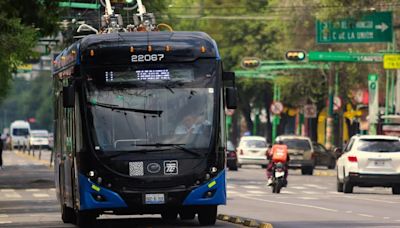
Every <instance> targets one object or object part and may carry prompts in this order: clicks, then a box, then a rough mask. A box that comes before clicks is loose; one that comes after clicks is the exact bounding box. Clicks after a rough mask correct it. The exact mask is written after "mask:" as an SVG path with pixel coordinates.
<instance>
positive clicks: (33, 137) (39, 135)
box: [29, 130, 49, 149]
mask: <svg viewBox="0 0 400 228" xmlns="http://www.w3.org/2000/svg"><path fill="white" fill-rule="evenodd" d="M29 146H30V148H33V149H37V148H43V149H49V132H48V131H47V130H31V134H30V137H29Z"/></svg>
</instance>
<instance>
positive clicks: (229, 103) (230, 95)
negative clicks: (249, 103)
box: [225, 87, 237, 109]
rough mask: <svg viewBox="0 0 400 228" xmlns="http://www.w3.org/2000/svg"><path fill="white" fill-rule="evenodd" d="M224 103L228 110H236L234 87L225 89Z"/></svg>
mask: <svg viewBox="0 0 400 228" xmlns="http://www.w3.org/2000/svg"><path fill="white" fill-rule="evenodd" d="M225 96H226V98H225V101H226V107H227V108H228V109H236V108H237V94H236V89H235V88H234V87H228V88H226V89H225Z"/></svg>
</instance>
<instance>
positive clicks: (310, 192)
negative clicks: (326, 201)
mask: <svg viewBox="0 0 400 228" xmlns="http://www.w3.org/2000/svg"><path fill="white" fill-rule="evenodd" d="M302 192H303V193H304V194H309V195H317V194H318V192H313V191H302Z"/></svg>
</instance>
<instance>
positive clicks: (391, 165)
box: [337, 135, 400, 194]
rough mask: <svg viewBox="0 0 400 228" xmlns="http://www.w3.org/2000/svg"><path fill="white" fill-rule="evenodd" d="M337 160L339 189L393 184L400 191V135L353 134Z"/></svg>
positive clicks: (396, 191) (390, 185)
mask: <svg viewBox="0 0 400 228" xmlns="http://www.w3.org/2000/svg"><path fill="white" fill-rule="evenodd" d="M343 152H344V153H343V154H342V155H341V156H340V158H339V159H338V161H337V190H338V192H344V193H352V192H353V187H354V186H359V187H375V186H377V187H378V186H379V187H391V188H392V192H393V194H400V139H399V138H398V137H395V136H385V135H356V136H353V137H352V138H351V139H350V141H349V143H348V144H347V146H346V148H345V149H344V151H343Z"/></svg>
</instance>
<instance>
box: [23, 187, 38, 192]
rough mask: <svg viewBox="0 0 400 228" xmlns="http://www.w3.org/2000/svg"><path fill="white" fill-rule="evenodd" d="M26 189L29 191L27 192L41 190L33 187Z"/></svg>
mask: <svg viewBox="0 0 400 228" xmlns="http://www.w3.org/2000/svg"><path fill="white" fill-rule="evenodd" d="M25 191H27V192H39V191H40V190H39V189H36V188H31V189H26V190H25Z"/></svg>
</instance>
